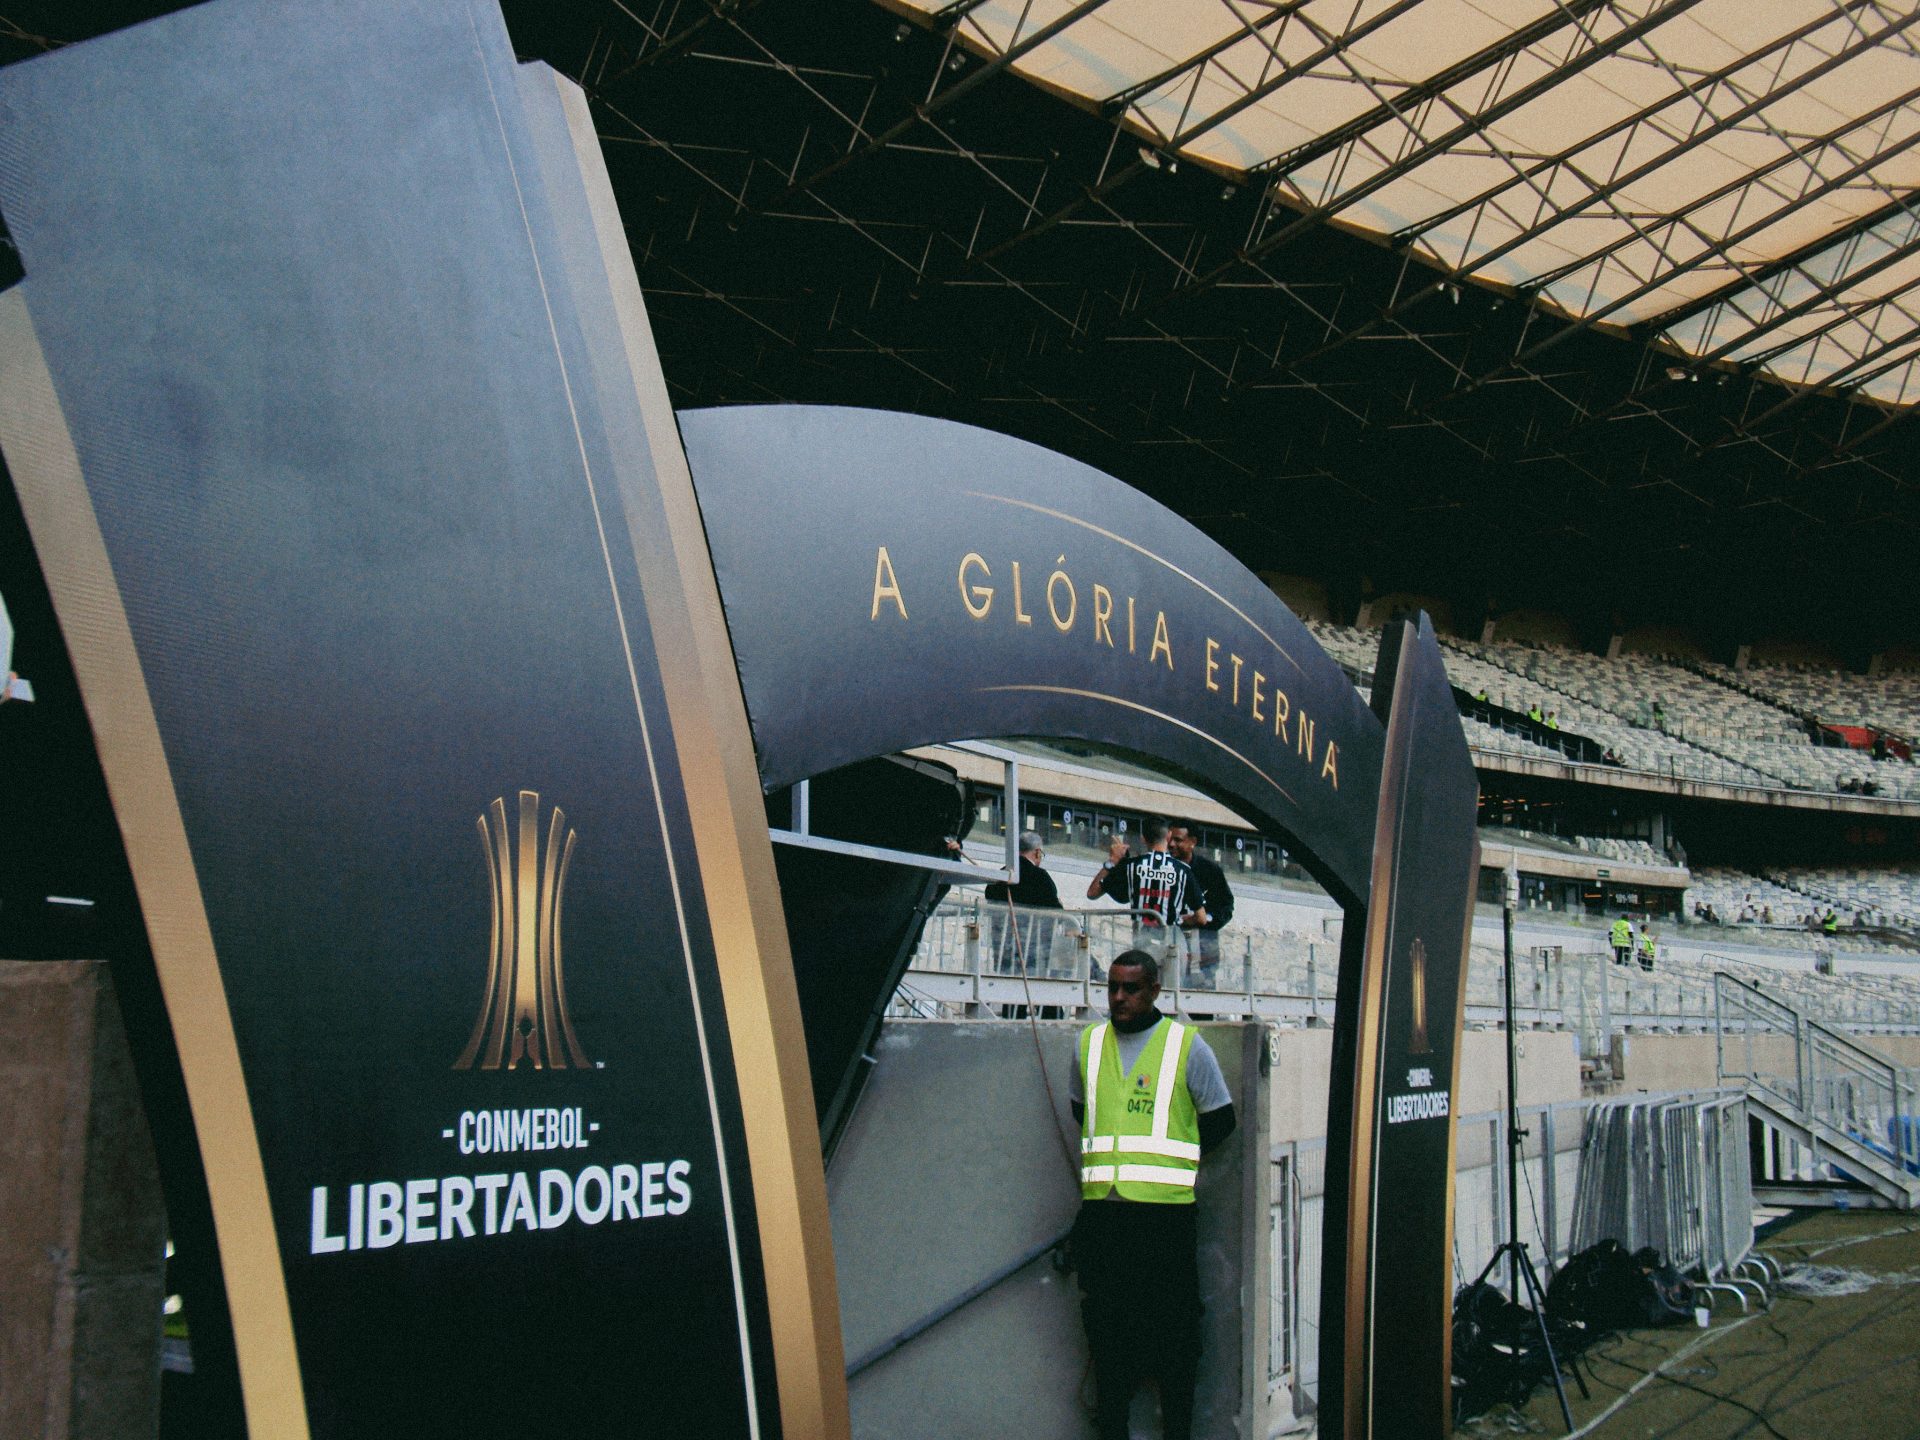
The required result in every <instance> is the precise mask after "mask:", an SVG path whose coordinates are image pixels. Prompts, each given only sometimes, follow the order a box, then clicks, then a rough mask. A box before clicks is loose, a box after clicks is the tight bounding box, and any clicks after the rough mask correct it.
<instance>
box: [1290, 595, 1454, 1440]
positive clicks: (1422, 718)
mask: <svg viewBox="0 0 1920 1440" xmlns="http://www.w3.org/2000/svg"><path fill="white" fill-rule="evenodd" d="M1374 673H1375V677H1376V678H1375V682H1374V691H1373V705H1374V709H1375V710H1376V711H1377V712H1378V713H1379V714H1380V715H1381V716H1382V718H1383V719H1384V720H1385V722H1386V727H1387V729H1386V753H1385V760H1384V764H1383V774H1382V777H1381V784H1380V808H1379V822H1378V830H1377V839H1376V840H1375V843H1374V852H1373V889H1372V895H1371V899H1370V903H1369V906H1368V908H1367V910H1366V912H1365V924H1364V925H1362V924H1360V923H1358V922H1359V919H1360V917H1359V916H1358V915H1357V914H1356V913H1355V912H1353V911H1349V913H1348V918H1347V928H1346V932H1345V936H1344V938H1343V950H1342V955H1341V962H1340V991H1339V1009H1338V1013H1337V1015H1336V1018H1335V1022H1334V1025H1335V1028H1334V1046H1333V1075H1332V1080H1331V1086H1330V1095H1331V1097H1332V1098H1331V1100H1330V1101H1329V1104H1328V1116H1327V1157H1328V1158H1327V1204H1326V1221H1325V1232H1324V1244H1325V1252H1324V1255H1325V1258H1324V1262H1323V1269H1322V1272H1321V1274H1322V1280H1321V1312H1320V1316H1321V1318H1320V1335H1321V1342H1320V1343H1321V1352H1320V1424H1321V1433H1323V1434H1325V1435H1329V1436H1340V1437H1345V1440H1359V1437H1379V1440H1421V1437H1428V1440H1439V1437H1442V1436H1444V1435H1447V1434H1449V1433H1450V1432H1451V1431H1452V1428H1453V1417H1452V1396H1451V1368H1452V1367H1451V1353H1450V1343H1449V1342H1450V1339H1451V1323H1450V1322H1451V1313H1452V1298H1453V1283H1452V1277H1453V1174H1454V1171H1453V1164H1454V1136H1455V1128H1456V1127H1455V1122H1454V1096H1456V1095H1457V1094H1458V1093H1459V1078H1460V1028H1461V1020H1462V1017H1463V1015H1464V1013H1465V1006H1466V967H1467V947H1468V939H1469V935H1470V933H1471V929H1472V925H1473V895H1474V889H1475V885H1476V883H1477V881H1478V878H1479V863H1480V862H1479V843H1478V841H1477V840H1475V839H1474V838H1473V833H1474V820H1475V812H1476V807H1477V805H1478V799H1479V786H1478V784H1477V782H1476V781H1475V779H1474V772H1473V763H1472V760H1471V758H1470V756H1469V755H1468V752H1467V746H1466V740H1465V738H1464V736H1463V735H1462V734H1461V731H1460V721H1459V714H1458V711H1457V709H1456V708H1455V704H1454V697H1453V693H1452V690H1451V688H1450V687H1449V685H1448V683H1447V677H1446V671H1445V668H1444V666H1443V664H1442V661H1441V656H1440V651H1439V647H1438V646H1437V645H1436V644H1435V642H1434V637H1433V630H1432V627H1431V625H1430V624H1429V622H1428V620H1427V617H1426V616H1425V615H1422V616H1420V617H1419V619H1418V621H1417V622H1407V621H1396V622H1394V623H1392V624H1390V625H1389V626H1388V627H1387V629H1386V632H1385V634H1384V635H1383V637H1382V643H1381V652H1380V663H1379V666H1378V667H1377V669H1376V670H1375V672H1374Z"/></svg>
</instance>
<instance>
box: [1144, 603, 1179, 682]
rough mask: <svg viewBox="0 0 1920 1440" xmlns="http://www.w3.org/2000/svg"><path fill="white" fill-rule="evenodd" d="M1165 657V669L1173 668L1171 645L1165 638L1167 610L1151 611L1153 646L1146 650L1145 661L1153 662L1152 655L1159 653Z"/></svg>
mask: <svg viewBox="0 0 1920 1440" xmlns="http://www.w3.org/2000/svg"><path fill="white" fill-rule="evenodd" d="M1163 652H1164V653H1165V655H1166V657H1167V669H1169V670H1171V669H1173V645H1172V643H1171V642H1169V641H1168V639H1167V612H1166V611H1164V610H1156V611H1154V612H1153V648H1152V649H1151V650H1149V651H1147V663H1148V664H1149V665H1151V664H1152V663H1153V657H1154V656H1156V655H1159V654H1161V653H1163Z"/></svg>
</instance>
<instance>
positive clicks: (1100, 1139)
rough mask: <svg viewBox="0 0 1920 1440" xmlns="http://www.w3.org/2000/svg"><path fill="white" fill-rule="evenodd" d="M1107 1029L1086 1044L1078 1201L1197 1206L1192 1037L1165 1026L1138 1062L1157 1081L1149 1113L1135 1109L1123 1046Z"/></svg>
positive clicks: (1092, 1032) (1172, 1023)
mask: <svg viewBox="0 0 1920 1440" xmlns="http://www.w3.org/2000/svg"><path fill="white" fill-rule="evenodd" d="M1111 1029H1112V1027H1111V1026H1110V1025H1107V1024H1105V1023H1102V1024H1099V1025H1094V1026H1091V1027H1089V1028H1088V1029H1087V1030H1086V1031H1085V1032H1084V1035H1083V1037H1082V1040H1081V1044H1080V1047H1079V1048H1080V1055H1079V1061H1080V1088H1081V1093H1082V1094H1083V1095H1084V1096H1085V1097H1086V1102H1085V1118H1084V1122H1083V1124H1082V1126H1081V1132H1080V1153H1081V1156H1082V1157H1083V1163H1082V1165H1081V1168H1080V1193H1081V1195H1082V1196H1083V1197H1085V1198H1086V1199H1089V1200H1100V1199H1105V1198H1106V1197H1108V1196H1109V1195H1115V1194H1117V1195H1118V1196H1119V1198H1121V1199H1123V1200H1138V1201H1147V1202H1149V1203H1159V1204H1182V1203H1188V1202H1191V1201H1192V1199H1193V1183H1194V1177H1195V1176H1196V1175H1197V1174H1198V1172H1199V1168H1200V1122H1199V1117H1198V1115H1197V1114H1196V1112H1195V1110H1194V1107H1193V1097H1192V1095H1191V1094H1189V1093H1188V1091H1187V1080H1186V1070H1187V1056H1188V1053H1189V1052H1190V1051H1191V1049H1192V1047H1193V1032H1192V1030H1191V1029H1189V1028H1188V1027H1187V1026H1185V1025H1182V1024H1181V1023H1180V1022H1179V1021H1177V1020H1171V1019H1162V1020H1161V1021H1160V1023H1159V1025H1158V1026H1157V1027H1156V1029H1155V1032H1154V1033H1153V1035H1151V1036H1150V1037H1149V1038H1148V1040H1147V1043H1146V1047H1145V1048H1144V1049H1143V1050H1142V1051H1141V1052H1140V1057H1139V1059H1138V1060H1137V1061H1135V1062H1134V1068H1135V1071H1136V1072H1138V1073H1139V1074H1140V1075H1141V1076H1145V1075H1147V1074H1153V1075H1154V1085H1153V1091H1154V1093H1153V1101H1152V1105H1151V1110H1150V1113H1145V1114H1143V1113H1142V1107H1140V1106H1139V1105H1138V1104H1137V1103H1135V1104H1129V1101H1130V1100H1133V1101H1136V1102H1137V1101H1138V1100H1139V1099H1140V1098H1141V1097H1140V1096H1139V1094H1138V1090H1139V1087H1138V1086H1137V1085H1136V1086H1134V1088H1133V1089H1131V1090H1130V1089H1129V1088H1128V1078H1129V1077H1128V1076H1127V1075H1123V1074H1122V1073H1121V1071H1120V1046H1119V1042H1118V1041H1117V1040H1116V1039H1115V1038H1114V1037H1113V1036H1112V1035H1111V1034H1109V1033H1108V1032H1109V1031H1110V1030H1111Z"/></svg>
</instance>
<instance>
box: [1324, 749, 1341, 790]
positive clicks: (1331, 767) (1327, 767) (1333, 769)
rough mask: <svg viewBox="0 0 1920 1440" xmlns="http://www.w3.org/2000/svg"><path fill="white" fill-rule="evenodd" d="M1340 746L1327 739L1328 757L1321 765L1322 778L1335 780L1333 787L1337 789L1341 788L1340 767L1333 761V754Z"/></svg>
mask: <svg viewBox="0 0 1920 1440" xmlns="http://www.w3.org/2000/svg"><path fill="white" fill-rule="evenodd" d="M1339 748H1340V747H1339V746H1338V745H1335V744H1334V743H1333V741H1331V740H1329V741H1327V758H1326V760H1325V762H1324V763H1323V764H1322V765H1321V766H1320V778H1321V779H1322V780H1331V781H1333V788H1334V789H1336V790H1338V789H1339V788H1340V767H1339V766H1337V765H1335V764H1334V763H1333V755H1334V752H1335V751H1336V750H1338V749H1339Z"/></svg>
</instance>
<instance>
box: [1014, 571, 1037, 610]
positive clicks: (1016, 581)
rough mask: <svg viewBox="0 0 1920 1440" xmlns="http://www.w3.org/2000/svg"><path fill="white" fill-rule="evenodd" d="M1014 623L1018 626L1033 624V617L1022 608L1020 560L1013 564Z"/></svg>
mask: <svg viewBox="0 0 1920 1440" xmlns="http://www.w3.org/2000/svg"><path fill="white" fill-rule="evenodd" d="M1013 623H1014V624H1016V625H1031V624H1032V623H1033V616H1031V615H1029V614H1027V612H1026V611H1024V610H1022V609H1021V608H1020V562H1019V561H1018V560H1016V561H1014V562H1013Z"/></svg>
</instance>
